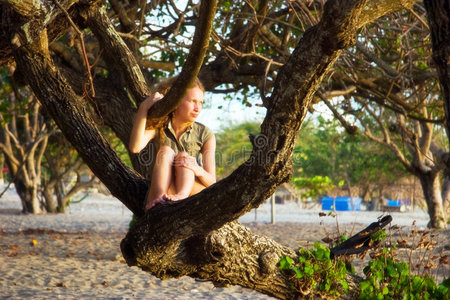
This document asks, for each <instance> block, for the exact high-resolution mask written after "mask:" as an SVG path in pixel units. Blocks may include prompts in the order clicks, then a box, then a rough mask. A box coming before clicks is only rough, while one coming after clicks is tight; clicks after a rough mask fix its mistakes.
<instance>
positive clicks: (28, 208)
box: [14, 177, 42, 214]
mask: <svg viewBox="0 0 450 300" xmlns="http://www.w3.org/2000/svg"><path fill="white" fill-rule="evenodd" d="M14 186H15V188H16V191H17V194H18V195H19V198H20V201H21V202H22V213H24V214H38V213H41V212H42V209H41V205H40V203H39V200H38V198H37V185H29V184H27V183H25V182H24V181H23V180H22V179H20V178H17V177H16V178H15V179H14Z"/></svg>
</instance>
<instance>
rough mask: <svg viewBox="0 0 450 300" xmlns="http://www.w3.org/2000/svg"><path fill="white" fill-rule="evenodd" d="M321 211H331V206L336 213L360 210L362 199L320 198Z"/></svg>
mask: <svg viewBox="0 0 450 300" xmlns="http://www.w3.org/2000/svg"><path fill="white" fill-rule="evenodd" d="M321 202H322V209H323V210H333V208H332V207H333V206H335V209H336V210H337V211H352V210H361V202H362V199H361V198H359V197H353V198H351V197H336V198H335V200H334V198H333V197H328V196H325V197H322V199H321Z"/></svg>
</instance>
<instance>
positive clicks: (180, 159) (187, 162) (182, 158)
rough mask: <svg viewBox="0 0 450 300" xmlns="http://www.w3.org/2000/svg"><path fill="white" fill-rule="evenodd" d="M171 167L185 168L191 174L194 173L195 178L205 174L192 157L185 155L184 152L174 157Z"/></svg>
mask: <svg viewBox="0 0 450 300" xmlns="http://www.w3.org/2000/svg"><path fill="white" fill-rule="evenodd" d="M173 165H174V166H175V167H184V168H187V169H189V170H191V171H192V172H194V175H195V176H200V174H202V173H203V172H205V170H204V169H203V168H202V167H200V166H199V165H198V163H197V160H196V159H195V158H194V157H192V156H190V155H189V154H187V153H186V152H180V153H178V154H177V156H176V157H175V160H174V162H173Z"/></svg>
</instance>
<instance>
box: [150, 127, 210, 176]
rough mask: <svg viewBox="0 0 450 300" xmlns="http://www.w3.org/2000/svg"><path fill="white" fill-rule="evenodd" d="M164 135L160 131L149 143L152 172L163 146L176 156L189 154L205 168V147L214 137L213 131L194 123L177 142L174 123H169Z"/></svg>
mask: <svg viewBox="0 0 450 300" xmlns="http://www.w3.org/2000/svg"><path fill="white" fill-rule="evenodd" d="M164 133H165V137H162V138H161V134H160V132H159V130H158V131H157V132H156V135H155V137H154V138H153V139H152V140H151V141H150V143H149V146H148V151H149V153H148V156H147V159H148V163H150V164H151V170H153V166H154V165H155V160H156V155H157V154H158V151H159V148H160V147H161V145H165V146H169V147H170V148H172V149H173V151H175V154H177V153H178V152H182V151H185V152H187V154H189V155H190V156H192V157H195V158H196V160H197V163H198V165H199V166H202V167H203V155H202V149H203V145H204V144H205V143H206V141H208V140H209V139H210V138H211V137H212V136H213V133H212V131H211V130H210V129H209V128H208V127H206V126H205V125H203V124H201V123H198V122H194V123H192V125H191V126H190V127H189V128H188V129H187V130H186V131H185V132H183V133H182V134H181V136H180V138H179V139H178V140H177V138H176V135H175V131H174V130H173V127H172V122H169V123H168V125H167V127H166V128H164ZM150 177H151V174H150ZM149 179H151V178H149Z"/></svg>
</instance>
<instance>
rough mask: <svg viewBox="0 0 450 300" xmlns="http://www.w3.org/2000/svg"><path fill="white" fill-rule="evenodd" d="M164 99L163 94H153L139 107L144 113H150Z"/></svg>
mask: <svg viewBox="0 0 450 300" xmlns="http://www.w3.org/2000/svg"><path fill="white" fill-rule="evenodd" d="M162 98H164V95H163V94H160V93H158V92H156V93H154V94H151V95H150V96H148V97H147V98H145V100H144V101H142V103H141V104H140V105H139V109H142V110H144V111H148V110H149V109H150V108H151V107H152V106H153V105H154V104H155V103H156V102H158V101H159V100H161V99H162Z"/></svg>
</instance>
